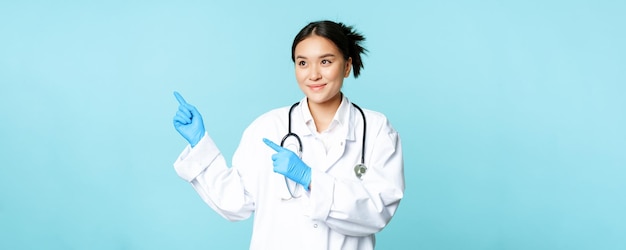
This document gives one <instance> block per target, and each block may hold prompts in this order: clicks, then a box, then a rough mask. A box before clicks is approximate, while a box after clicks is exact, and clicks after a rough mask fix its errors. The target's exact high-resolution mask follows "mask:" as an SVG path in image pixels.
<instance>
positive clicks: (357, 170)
mask: <svg viewBox="0 0 626 250" xmlns="http://www.w3.org/2000/svg"><path fill="white" fill-rule="evenodd" d="M365 172H367V167H366V166H365V164H362V163H359V164H357V165H356V166H354V174H356V177H357V178H359V179H361V178H362V177H363V175H364V174H365Z"/></svg>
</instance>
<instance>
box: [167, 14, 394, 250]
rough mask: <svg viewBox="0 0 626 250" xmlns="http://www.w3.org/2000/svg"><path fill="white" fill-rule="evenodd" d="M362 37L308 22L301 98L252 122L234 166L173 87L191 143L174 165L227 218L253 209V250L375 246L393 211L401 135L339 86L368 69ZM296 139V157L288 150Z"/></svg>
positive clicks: (301, 39) (300, 61) (295, 51)
mask: <svg viewBox="0 0 626 250" xmlns="http://www.w3.org/2000/svg"><path fill="white" fill-rule="evenodd" d="M363 40H364V37H363V36H362V35H360V34H357V33H356V32H353V30H352V28H351V27H348V26H345V25H343V24H341V23H335V22H331V21H320V22H313V23H310V24H309V25H307V26H306V27H304V28H303V29H302V30H301V31H300V33H298V35H297V36H296V38H295V39H294V42H293V46H292V59H293V61H294V64H295V74H296V79H297V81H298V84H299V86H300V89H301V90H302V92H303V93H304V95H305V97H304V98H302V99H301V101H300V102H299V103H296V104H294V105H293V106H291V107H288V106H287V107H283V108H278V109H275V110H271V111H269V112H267V113H265V114H263V115H261V116H260V117H259V118H257V119H256V120H255V121H254V122H253V123H252V124H250V126H248V128H247V129H246V131H245V132H244V133H243V137H242V139H241V143H240V144H239V147H238V149H237V151H236V152H235V155H234V157H233V161H232V167H228V166H227V165H226V161H225V159H224V157H223V156H222V155H221V153H220V151H219V150H218V148H217V146H216V145H215V143H214V142H213V140H212V139H211V138H210V137H209V135H208V133H206V131H205V129H204V123H203V121H202V116H201V115H200V112H198V110H197V109H196V108H195V107H194V106H192V105H190V104H189V103H187V101H185V100H184V99H183V97H182V96H181V95H180V94H178V93H177V92H176V93H175V96H176V98H177V99H178V102H179V104H180V105H179V108H178V111H177V113H176V115H175V117H174V126H175V128H176V130H178V132H179V133H180V134H181V135H182V136H183V137H184V138H185V139H186V140H187V141H188V142H189V146H187V147H186V148H185V149H184V151H183V152H182V153H181V154H180V156H179V157H178V159H177V160H176V162H175V163H174V166H175V168H176V171H177V172H178V175H179V176H180V177H182V178H183V179H184V180H186V181H188V182H190V183H191V185H192V186H193V187H194V188H195V190H196V191H197V192H198V194H199V195H200V196H201V197H202V199H203V200H204V201H205V202H206V203H207V204H208V205H209V206H210V207H211V208H213V209H214V210H215V211H216V212H217V213H219V214H220V215H222V216H223V217H224V218H226V219H228V220H243V219H246V218H248V217H249V216H250V215H252V214H253V213H254V215H255V216H254V230H253V234H252V241H251V245H250V248H251V249H373V248H374V246H375V233H377V232H379V231H381V230H382V229H383V228H384V227H385V226H386V225H387V224H388V223H389V221H390V220H391V218H392V217H393V215H394V214H395V212H396V209H397V208H398V205H399V204H400V200H401V199H402V198H403V195H404V188H405V187H404V164H403V159H402V146H401V143H400V138H399V136H398V133H397V132H396V131H395V129H394V128H393V127H392V126H391V125H390V123H389V122H388V120H387V118H386V117H385V116H384V115H383V114H381V113H378V112H375V111H371V110H367V109H363V110H361V108H359V107H358V106H356V105H354V104H352V103H351V102H350V101H349V100H348V98H347V97H345V96H344V95H343V93H342V91H341V89H342V86H343V80H344V79H345V78H347V77H349V76H350V72H351V70H352V69H354V76H355V77H357V76H358V75H359V73H360V70H361V69H362V68H363V64H362V62H361V54H362V53H364V52H365V49H364V48H363V47H361V45H360V42H361V41H363ZM366 124H367V129H366ZM360 133H362V135H363V136H362V137H361V136H356V135H357V134H360ZM284 134H287V135H286V136H284V137H283V135H284ZM291 136H293V138H297V140H298V143H297V145H296V150H294V151H295V152H298V154H296V153H294V151H292V150H291V148H289V147H283V146H285V145H284V142H285V141H286V139H288V138H289V137H291ZM281 138H283V139H282V141H281V145H280V146H279V145H277V144H275V143H274V141H279V140H281ZM304 147H306V148H307V150H303V148H304ZM355 165H356V166H357V167H356V168H355V167H354V166H355ZM365 166H368V167H365ZM355 171H356V172H355ZM285 197H286V198H285Z"/></svg>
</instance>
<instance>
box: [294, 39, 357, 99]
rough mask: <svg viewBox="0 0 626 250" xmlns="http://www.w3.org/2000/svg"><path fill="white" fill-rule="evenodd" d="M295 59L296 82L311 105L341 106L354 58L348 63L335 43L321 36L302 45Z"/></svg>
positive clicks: (297, 46) (306, 40)
mask: <svg viewBox="0 0 626 250" xmlns="http://www.w3.org/2000/svg"><path fill="white" fill-rule="evenodd" d="M294 56H295V64H296V65H295V67H296V79H297V80H298V85H299V86H300V89H301V90H302V92H303V93H304V94H305V95H306V97H307V98H308V102H309V104H320V105H324V104H331V105H332V104H336V105H337V106H338V105H339V104H340V103H341V95H340V92H341V86H342V85H343V79H344V78H346V77H348V76H349V75H350V69H351V67H352V59H351V58H349V59H348V60H345V59H344V58H343V54H342V53H341V51H340V50H339V48H337V46H336V45H335V44H334V43H333V42H332V41H330V40H328V39H327V38H325V37H321V36H317V35H311V36H309V37H307V38H305V39H304V40H302V41H301V42H300V43H298V45H296V49H295V51H294Z"/></svg>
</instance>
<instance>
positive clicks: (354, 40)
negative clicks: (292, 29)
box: [291, 21, 367, 78]
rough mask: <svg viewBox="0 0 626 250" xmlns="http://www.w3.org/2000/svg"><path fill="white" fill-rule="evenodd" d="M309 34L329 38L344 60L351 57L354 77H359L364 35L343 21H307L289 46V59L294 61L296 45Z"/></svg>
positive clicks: (361, 67)
mask: <svg viewBox="0 0 626 250" xmlns="http://www.w3.org/2000/svg"><path fill="white" fill-rule="evenodd" d="M311 35H318V36H322V37H325V38H327V39H329V40H331V41H332V42H333V43H334V44H335V45H336V46H337V48H339V50H340V51H341V53H342V54H343V57H344V59H345V60H348V59H349V58H352V69H353V75H354V78H357V77H359V75H360V74H361V69H363V59H362V57H361V55H362V54H366V52H367V49H365V48H364V47H363V46H362V45H361V43H362V42H363V41H365V37H364V36H363V35H362V34H360V33H358V32H356V31H355V30H354V29H353V28H352V26H346V25H344V24H343V23H335V22H333V21H318V22H312V23H309V24H308V25H307V26H305V27H304V28H302V30H300V32H299V33H298V35H296V37H295V39H294V40H293V45H292V46H291V60H292V61H294V62H295V55H294V53H295V50H296V45H298V43H300V42H301V41H302V40H304V39H306V38H307V37H309V36H311Z"/></svg>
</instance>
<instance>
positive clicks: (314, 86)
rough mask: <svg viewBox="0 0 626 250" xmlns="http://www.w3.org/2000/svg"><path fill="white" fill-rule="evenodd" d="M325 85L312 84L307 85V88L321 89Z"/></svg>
mask: <svg viewBox="0 0 626 250" xmlns="http://www.w3.org/2000/svg"><path fill="white" fill-rule="evenodd" d="M325 86H326V84H312V85H309V88H310V89H311V90H313V91H319V90H321V89H323V88H324V87H325Z"/></svg>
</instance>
